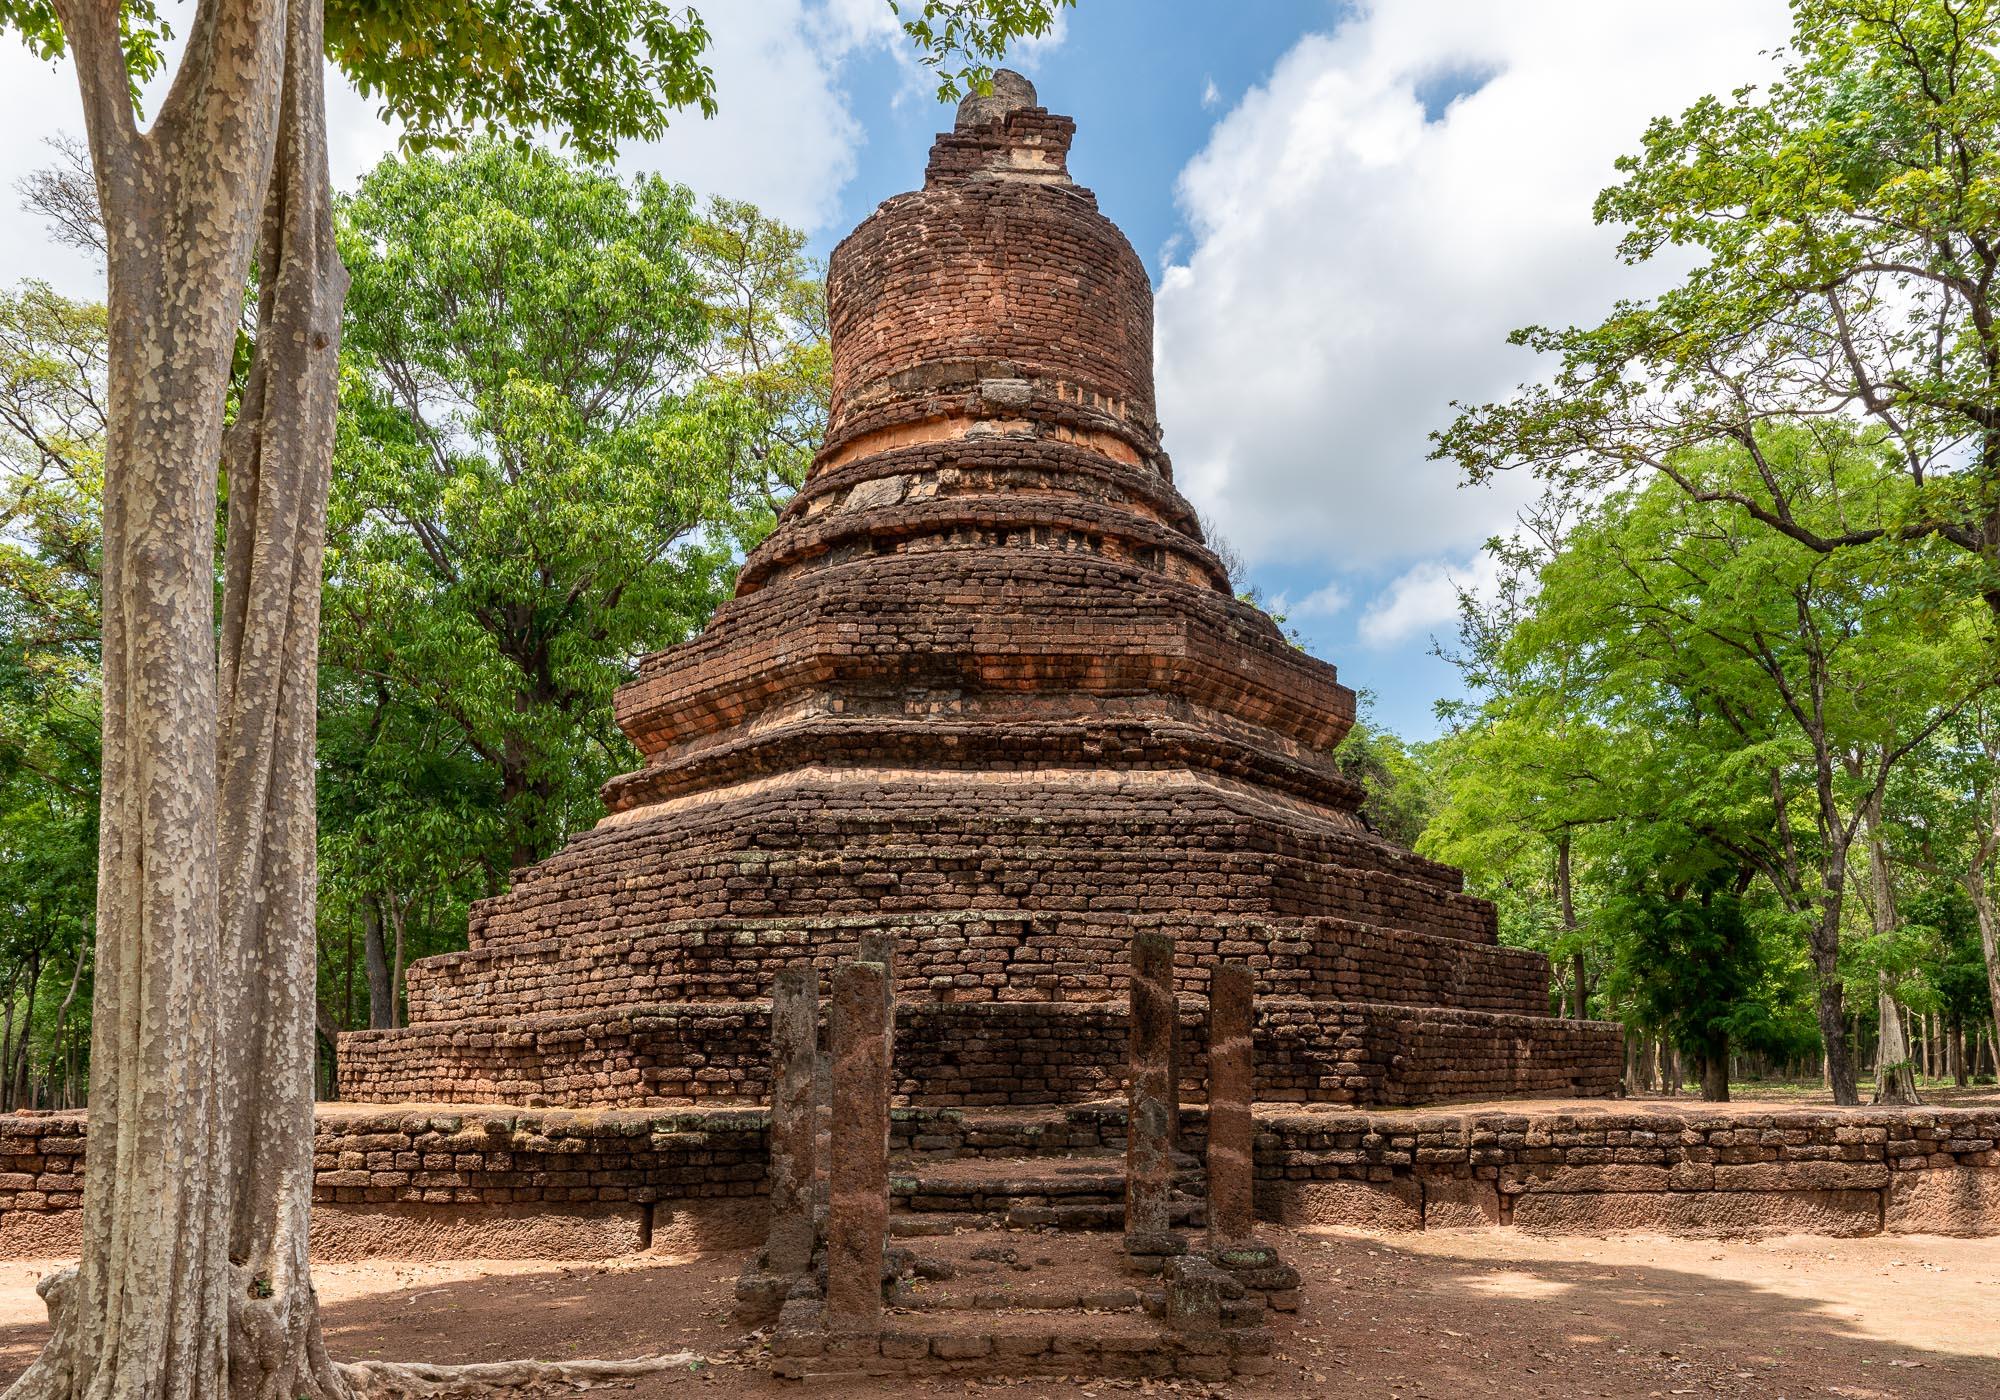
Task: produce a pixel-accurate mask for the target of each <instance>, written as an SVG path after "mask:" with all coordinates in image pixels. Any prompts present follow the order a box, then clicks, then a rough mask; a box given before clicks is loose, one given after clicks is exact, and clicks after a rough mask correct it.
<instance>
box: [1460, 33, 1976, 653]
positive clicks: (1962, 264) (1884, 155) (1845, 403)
mask: <svg viewBox="0 0 2000 1400" xmlns="http://www.w3.org/2000/svg"><path fill="white" fill-rule="evenodd" d="M1793 29H1794V33H1793V42H1792V46H1791V49H1790V54H1791V56H1792V57H1791V61H1790V62H1789V64H1788V65H1787V66H1786V68H1785V69H1784V72H1783V75H1782V76H1781V77H1780V78H1779V79H1778V80H1777V81H1776V82H1774V83H1772V84H1770V85H1769V86H1768V87H1766V88H1763V89H1755V88H1747V87H1746V88H1743V89H1740V90H1739V91H1737V92H1736V93H1734V94H1732V95H1731V96H1730V97H1729V98H1727V99H1723V98H1716V97H1706V98H1703V99H1702V100H1701V101H1699V102H1697V103H1695V104H1694V105H1693V106H1691V107H1690V108H1688V109H1687V111H1685V112H1683V113H1682V114H1681V115H1680V116H1678V117H1675V118H1668V119H1662V120H1659V121H1656V122H1654V123H1653V124H1652V125H1651V126H1650V127H1649V128H1648V129H1647V131H1646V133H1645V138H1644V142H1643V149H1642V151H1641V153H1640V154H1639V155H1637V156H1633V157H1629V158H1627V159H1625V160H1622V161H1621V162H1620V163H1619V169H1620V170H1621V171H1622V172H1623V175H1624V179H1623V181H1622V182H1621V183H1620V184H1618V185H1615V186H1613V187H1611V188H1609V189H1607V190H1605V191H1604V192H1603V194H1602V195H1601V196H1600V197H1599V199H1598V203H1597V215H1598V217H1599V219H1600V220H1603V221H1607V222H1615V223H1619V224H1622V225H1624V226H1625V229H1626V232H1625V235H1624V238H1623V241H1622V242H1621V244H1620V248H1621V251H1622V253H1623V255H1624V256H1625V258H1626V259H1627V260H1628V261H1632V262H1640V261H1644V260H1647V259H1651V258H1654V257H1656V256H1659V255H1660V254H1661V253H1663V252H1665V251H1667V250H1669V249H1677V250H1689V251H1692V252H1693V253H1694V254H1695V255H1696V256H1697V257H1698V259H1699V262H1698V264H1697V266H1696V267H1695V269H1694V270H1693V271H1692V272H1690V273H1689V274H1688V275H1687V276H1686V277H1685V278H1683V279H1682V280H1681V281H1680V282H1679V283H1678V284H1677V285H1676V286H1674V287H1672V288H1670V289H1669V290H1668V291H1666V292H1665V293H1662V294H1661V295H1660V296H1659V297H1658V298H1656V299H1654V300H1652V301H1649V302H1624V303H1620V304H1619V305H1617V306H1616V307H1614V308H1613V309H1612V310H1611V312H1610V314H1609V315H1608V316H1607V317H1606V318H1605V319H1604V320H1603V321H1602V322H1600V323H1599V324H1597V325H1595V326H1591V327H1570V328H1567V329H1560V330H1554V329H1548V328H1544V327H1529V328H1527V329H1525V330H1522V331H1519V332H1517V333H1516V335H1515V337H1514V339H1515V342H1516V343H1519V344H1524V345H1527V346H1529V347H1531V348H1533V349H1536V350H1538V351H1541V352H1543V353H1545V354H1549V355H1552V356H1554V357H1555V358H1556V360H1557V363H1558V368H1557V369H1556V371H1555V372H1554V374H1553V375H1552V376H1550V377H1549V378H1548V379H1547V380H1546V381H1544V382H1542V383H1540V384H1538V385H1535V386H1532V387H1525V388H1523V389H1522V390H1521V391H1519V392H1518V393H1517V394H1516V396H1515V397H1514V398H1513V399H1512V400H1510V401H1508V402H1505V403H1500V404H1488V405H1485V406H1483V407H1479V408H1473V409H1466V410H1463V411H1462V412H1461V414H1460V416H1459V418H1458V419H1457V421H1456V422H1454V423H1453V424H1452V425H1451V427H1450V428H1449V429H1447V430H1446V431H1445V432H1444V433H1442V434H1440V435H1439V436H1438V438H1437V444H1438V455H1440V456H1450V457H1453V458H1455V459H1457V460H1458V461H1459V462H1460V463H1461V464H1462V465H1463V466H1464V467H1465V469H1466V470H1467V472H1468V474H1469V475H1470V476H1471V477H1473V478H1474V479H1481V478H1484V477H1485V476H1487V475H1489V474H1490V473H1492V472H1494V471H1498V470H1502V469H1505V468H1509V467H1516V466H1527V467H1530V468H1532V469H1534V470H1536V471H1538V472H1540V473H1542V474H1544V475H1546V476H1547V477H1548V478H1550V479H1551V480H1552V481H1554V482H1556V483H1558V484H1560V485H1562V486H1565V487H1573V488H1581V489H1585V490H1589V489H1594V488H1596V487H1599V486H1601V485H1603V484H1604V483H1605V482H1607V481H1610V480H1614V479H1617V478H1619V477H1621V476H1624V475H1627V474H1630V473H1633V472H1640V471H1646V472H1653V473H1658V474H1659V475H1661V476H1664V477H1666V478H1667V479H1669V480H1671V481H1673V482H1674V483H1676V484H1677V485H1678V486H1679V487H1680V489H1681V490H1682V491H1684V492H1685V493H1687V494H1688V495H1689V496H1690V497H1692V498H1694V499H1696V500H1699V501H1715V502H1724V503H1729V504H1732V505H1734V506H1736V507H1738V508H1739V509H1740V510H1742V511H1743V512H1744V514H1745V515H1746V517H1748V518H1749V519H1751V520H1754V521H1755V522H1757V523H1758V524H1759V525H1761V526H1762V527H1764V528H1766V529H1768V530H1772V531H1774V532H1776V533H1778V534H1782V535H1784V536H1787V537H1788V538H1790V539H1791V540H1793V541H1796V542H1798V543H1801V544H1804V545H1806V546H1807V547H1808V548H1810V549H1813V550H1815V551H1823V550H1827V549H1834V548H1839V547H1842V546H1847V545H1866V544H1869V543H1872V542H1875V541H1879V540H1883V539H1888V540H1906V539H1922V538H1930V537H1937V538H1942V539H1945V540H1948V541H1950V542H1951V543H1952V544H1954V545H1955V546H1957V547H1959V548H1961V549H1964V550H1966V551H1969V552H1971V553H1972V554H1973V555H1974V556H1975V557H1976V558H1977V561H1978V567H1977V568H1976V569H1975V570H1973V571H1970V572H1969V573H1968V575H1966V576H1964V578H1963V582H1964V584H1965V586H1966V587H1968V588H1969V589H1971V590H1972V591H1973V592H1974V593H1975V594H1983V595H1984V596H1985V597H1986V599H1987V601H1988V603H1989V605H1990V606H1991V607H1992V608H1993V609H1995V610H1996V616H2000V329H1996V327H2000V316H1997V315H1996V313H2000V306H1996V304H1995V301H1994V293H1995V286H1996V283H1995V273H1996V271H2000V140H1997V139H1996V138H1997V137H2000V5H1996V4H1994V3H1991V0H1892V2H1891V3H1878V0H1794V4H1793ZM1831 413H1853V414H1855V415H1857V416H1865V417H1866V419H1867V420H1868V421H1869V422H1871V423H1872V425H1873V426H1874V428H1875V429H1876V435H1875V436H1874V437H1873V438H1872V439H1871V443H1872V446H1873V450H1876V451H1879V452H1880V453H1881V454H1882V456H1883V458H1884V460H1885V462H1887V463H1891V464H1893V466H1894V468H1895V470H1896V472H1897V473H1898V474H1899V475H1900V477H1901V480H1902V485H1903V489H1902V491H1901V492H1900V493H1899V494H1898V495H1897V496H1896V499H1895V508H1894V509H1893V510H1892V511H1889V512H1885V513H1883V514H1882V515H1881V516H1880V517H1879V518H1875V519H1871V520H1867V521H1829V520H1826V519H1824V518H1822V519H1819V520H1813V519H1809V518H1808V516H1809V515H1811V514H1812V512H1811V510H1810V509H1809V508H1808V507H1809V504H1810V503H1808V502H1803V501H1801V500H1800V499H1799V498H1798V497H1797V496H1796V495H1795V493H1794V490H1793V487H1792V484H1791V483H1789V482H1788V481H1787V480H1786V479H1785V477H1784V474H1783V472H1782V471H1781V470H1778V469H1775V468H1774V467H1773V465H1772V464H1768V463H1766V462H1764V461H1763V460H1762V457H1761V454H1762V450H1763V448H1762V443H1763V441H1764V435H1763V431H1762V430H1763V427H1764V425H1766V424H1771V423H1786V422H1792V421H1796V419H1797V418H1798V416H1799V415H1802V414H1831ZM1718 444H1727V445H1728V446H1729V447H1730V448H1731V449H1733V456H1735V457H1740V456H1741V455H1742V454H1745V453H1747V454H1748V455H1749V456H1750V457H1751V459H1752V460H1753V462H1754V464H1755V466H1756V467H1757V470H1756V471H1754V472H1744V471H1740V470H1737V469H1736V467H1735V465H1734V460H1733V456H1732V454H1731V453H1724V454H1713V453H1701V452H1696V451H1694V449H1697V448H1701V447H1707V446H1713V445H1718ZM1987 644H1988V645H1991V639H1990V638H1989V639H1988V642H1987Z"/></svg>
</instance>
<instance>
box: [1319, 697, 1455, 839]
mask: <svg viewBox="0 0 2000 1400" xmlns="http://www.w3.org/2000/svg"><path fill="white" fill-rule="evenodd" d="M1373 699H1374V697H1373V696H1371V695H1369V694H1368V693H1367V692H1365V691H1364V692H1363V693H1362V694H1361V697H1360V703H1361V714H1360V715H1359V717H1357V718H1356V719H1355V721H1354V727H1353V728H1352V729H1351V730H1349V731H1348V734H1347V737H1346V738H1345V739H1342V740H1341V741H1340V747H1339V748H1337V749H1335V750H1334V752H1333V759H1334V763H1335V765H1336V766H1338V767H1339V769H1340V771H1341V772H1342V773H1344V774H1345V775H1346V776H1347V777H1349V778H1352V779H1353V780H1354V781H1355V782H1358V783H1360V784H1361V786H1362V788H1363V790H1364V791H1365V792H1366V793H1367V798H1366V799H1365V801H1364V802H1363V804H1362V811H1363V812H1364V813H1365V814H1366V816H1367V818H1368V822H1369V825H1370V826H1372V827H1373V828H1374V829H1375V830H1376V831H1379V832H1381V833H1382V834H1383V835H1384V836H1386V837H1388V838H1389V839H1390V840H1391V841H1394V842H1395V843H1396V844H1397V845H1399V846H1411V847H1414V846H1415V845H1416V844H1417V839H1418V838H1419V837H1420V836H1421V835H1422V834H1423V831H1424V826H1425V824H1426V823H1427V822H1428V821H1429V820H1430V815H1431V805H1432V794H1431V782H1430V774H1429V772H1428V770H1427V769H1426V766H1425V764H1424V758H1423V753H1422V750H1421V748H1420V747H1418V746H1412V745H1410V744H1408V743H1406V742H1404V740H1403V739H1402V738H1401V737H1399V736H1398V735H1397V734H1395V733H1394V732H1393V731H1391V730H1389V729H1386V728H1384V727H1383V726H1382V725H1381V724H1380V723H1378V722H1377V721H1376V719H1375V717H1374V715H1373V714H1372V712H1371V711H1372V707H1373Z"/></svg>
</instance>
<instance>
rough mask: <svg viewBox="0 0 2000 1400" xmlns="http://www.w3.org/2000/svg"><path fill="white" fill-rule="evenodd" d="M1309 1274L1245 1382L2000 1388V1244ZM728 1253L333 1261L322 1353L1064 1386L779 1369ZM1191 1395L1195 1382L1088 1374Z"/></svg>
mask: <svg viewBox="0 0 2000 1400" xmlns="http://www.w3.org/2000/svg"><path fill="white" fill-rule="evenodd" d="M1273 1233H1274V1235H1275V1236H1276V1237H1277V1241H1278V1243H1280V1244H1281V1245H1282V1246H1283V1247H1284V1248H1286V1249H1287V1251H1288V1252H1289V1254H1290V1255H1291V1257H1292V1258H1293V1259H1294V1260H1295V1261H1296V1262H1297V1263H1298V1264H1299V1266H1300V1268H1301V1271H1302V1272H1303V1273H1304V1275H1305V1287H1306V1299H1305V1307H1304V1309H1303V1310H1302V1311H1301V1312H1300V1314H1299V1315H1298V1316H1297V1318H1296V1319H1281V1320H1280V1321H1279V1324H1278V1352H1279V1356H1280V1362H1279V1367H1278V1371H1277V1373H1276V1374H1275V1375H1273V1376H1271V1377H1269V1378H1267V1379H1261V1380H1258V1381H1256V1382H1254V1383H1242V1384H1238V1385H1235V1386H1232V1387H1228V1389H1229V1390H1230V1391H1231V1392H1232V1393H1242V1394H1245V1395H1272V1396H1304V1395H1322V1394H1338V1395H1348V1396H1370V1397H1373V1396H1382V1397H1402V1400H1419V1397H1436V1398H1437V1400H1464V1397H1470V1396H1477V1397H1486V1396H1552V1397H1554V1396H1560V1397H1568V1396H1641V1397H1652V1396H1674V1395H1693V1396H1765V1397H1801V1396H1848V1397H1855V1400H1889V1398H1890V1397H1896V1400H1928V1398H1929V1397H1937V1398H1938V1400H1944V1397H1952V1400H1959V1398H1960V1397H1974V1396H1992V1395H2000V1240H1955V1239H1934V1238H1919V1237H1890V1236H1882V1237H1875V1238H1871V1239H1860V1240H1831V1239H1819V1238H1806V1237H1790V1238H1784V1239H1775V1240H1767V1241H1762V1242H1751V1241H1702V1240H1680V1239H1666V1238H1660V1237H1653V1236H1627V1237H1621V1238H1616V1239H1582V1238H1564V1237H1537V1236H1531V1235H1524V1234H1519V1233H1517V1232H1515V1231H1511V1230H1483V1231H1432V1232H1430V1233H1426V1234H1415V1235H1370V1234H1365V1233H1360V1232H1354V1231H1310V1232H1305V1233H1299V1234H1294V1233H1291V1232H1286V1231H1274V1232H1273ZM740 1263H741V1260H740V1259H738V1258H737V1257H735V1256H722V1255H710V1256H704V1257H700V1258H694V1259H672V1258H653V1257H641V1258H635V1259H633V1260H629V1261H620V1262H616V1263H612V1264H608V1265H591V1266H577V1265H570V1266H560V1265H551V1264H536V1263H532V1262H518V1261H516V1262H505V1263H479V1262H458V1263H450V1264H385V1263H377V1264H330V1265H326V1266H324V1267H323V1268H321V1269H320V1270H318V1271H317V1276H318V1278H319V1281H320V1288H321V1292H322V1295H323V1297H324V1300H325V1304H326V1320H327V1329H328V1339H329V1341H330V1343H331V1345H332V1349H333V1351H334V1353H335V1355H337V1356H345V1357H351V1358H357V1359H358V1358H362V1357H395V1358H403V1359H421V1360H430V1361H476V1360H497V1359H501V1358H506V1357H517V1356H539V1357H544V1358H570V1357H579V1356H632V1355H639V1354H645V1353H654V1352H669V1351H678V1350H681V1349H687V1350H691V1351H695V1352H698V1353H700V1354H701V1355H703V1356H704V1357H706V1358H708V1360H707V1362H706V1364H704V1365H702V1366H701V1367H699V1368H697V1370H696V1371H695V1372H694V1375H693V1376H692V1377H690V1376H688V1375H684V1374H683V1375H675V1376H668V1377H661V1378H659V1379H657V1380H646V1381H634V1382H628V1383H625V1385H624V1387H623V1388H621V1389H611V1390H607V1391H605V1392H604V1393H606V1394H610V1395H617V1394H624V1395H630V1396H634V1397H663V1396H670V1395H671V1396H684V1395H688V1394H690V1393H696V1394H716V1395H745V1396H766V1395H770V1396H776V1395H798V1394H802V1393H804V1392H805V1390H807V1389H809V1390H810V1391H811V1393H812V1394H814V1395H848V1394H853V1395H863V1394H888V1393H892V1392H893V1393H895V1394H898V1395H941V1394H947V1393H949V1394H964V1393H965V1392H966V1391H967V1390H969V1389H970V1390H977V1389H986V1388H996V1389H997V1388H1005V1389H1009V1390H1012V1391H1015V1392H1018V1393H1021V1394H1027V1395H1067V1394H1073V1393H1075V1392H1076V1391H1077V1389H1078V1388H1079V1386H1078V1383H1075V1382H1065V1381H1047V1380H1038V1381H1022V1382H1016V1383H1013V1384H1011V1385H1005V1386H992V1387H989V1386H984V1385H968V1383H967V1382H965V1381H963V1380H958V1381H950V1382H944V1381H936V1382H898V1383H896V1384H895V1385H894V1386H893V1388H889V1387H880V1386H868V1385H866V1384H851V1385H849V1384H833V1383H825V1382H814V1383H812V1384H811V1385H810V1386H809V1387H800V1386H797V1385H789V1386H788V1385H786V1384H785V1383H781V1382H778V1381H774V1380H771V1379H770V1378H769V1377H767V1376H765V1375H764V1374H762V1372H761V1368H760V1367H759V1365H758V1363H757V1360H756V1358H755V1356H754V1355H746V1354H743V1353H739V1352H738V1351H737V1350H736V1344H737V1341H738V1338H737V1336H736V1334H735V1332H734V1329H733V1328H732V1327H731V1326H730V1324H729V1318H728V1303H729V1298H730V1286H731V1284H732V1282H733V1280H734V1278H735V1274H736V1271H737V1268H738V1267H739V1265H740ZM52 1267H54V1265H53V1264H34V1263H0V1379H5V1380H11V1379H12V1378H13V1377H14V1376H16V1375H18V1374H19V1373H20V1370H21V1369H22V1368H23V1367H24V1366H25V1365H26V1364H27V1362H28V1360H29V1359H30V1358H31V1357H32V1356H33V1355H34V1352H35V1349H36V1348H37V1347H38V1346H39V1345H40V1343H41V1339H42V1336H43V1333H44V1328H43V1325H42V1308H41V1302H40V1300H39V1299H38V1298H37V1297H36V1296H35V1293H34V1284H35V1281H36V1280H37V1279H38V1278H39V1277H40V1276H41V1275H42V1274H43V1273H44V1272H46V1271H47V1270H48V1269H49V1268H52ZM1081 1389H1083V1390H1084V1391H1085V1392H1086V1393H1100V1392H1112V1391H1118V1390H1123V1389H1131V1390H1142V1389H1143V1390H1145V1391H1147V1392H1148V1393H1150V1392H1152V1391H1162V1392H1165V1391H1174V1390H1176V1389H1178V1390H1180V1391H1181V1392H1183V1393H1185V1392H1197V1391H1201V1390H1204V1389H1207V1387H1204V1386H1201V1385H1199V1384H1196V1383H1193V1382H1181V1383H1179V1384H1178V1386H1177V1385H1176V1383H1173V1382H1167V1381H1156V1382H1147V1383H1141V1382H1137V1381H1130V1382H1119V1381H1098V1382H1090V1383H1084V1384H1082V1386H1081Z"/></svg>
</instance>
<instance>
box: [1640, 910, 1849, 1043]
mask: <svg viewBox="0 0 2000 1400" xmlns="http://www.w3.org/2000/svg"><path fill="white" fill-rule="evenodd" d="M1774 916H1775V917H1774ZM1601 919H1602V923H1603V928H1604V932H1605V934H1606V936H1607V938H1608V939H1609V941H1610V942H1611V944H1612V946H1613V947H1614V948H1615V949H1616V959H1615V962H1614V965H1613V969H1612V973H1611V980H1610V991H1611V994H1612V996H1613V997H1614V998H1616V999H1617V1000H1618V1001H1620V1002H1621V1003H1622V1004H1623V1005H1624V1006H1625V1007H1626V1008H1627V1014H1628V1016H1629V1017H1630V1019H1631V1021H1632V1022H1633V1024H1634V1025H1636V1026H1639V1027H1643V1028H1645V1029H1647V1030H1652V1031H1657V1032H1660V1033H1663V1034H1665V1035H1666V1036H1667V1037H1668V1038H1669V1039H1671V1040H1672V1041H1673V1042H1674V1044H1675V1045H1676V1046H1677V1048H1678V1049H1679V1050H1680V1051H1681V1053H1682V1054H1684V1055H1688V1056H1690V1057H1692V1058H1695V1059H1697V1060H1706V1059H1710V1058H1715V1057H1726V1056H1728V1054H1729V1053H1730V1052H1731V1050H1732V1049H1735V1050H1743V1051H1749V1052H1751V1053H1756V1054H1763V1055H1768V1056H1771V1057H1772V1058H1775V1059H1781V1060H1790V1059H1794V1058H1797V1057H1800V1056H1802V1055H1806V1054H1810V1053H1811V1052H1812V1051H1813V1050H1815V1049H1816V1048H1817V1036H1816V1033H1815V1031H1814V1028H1813V1022H1812V1015H1811V1011H1810V1009H1809V1008H1810V997H1809V995H1808V993H1807V987H1808V979H1807V977H1806V969H1805V966H1804V961H1803V959H1801V958H1799V957H1798V956H1797V947H1798V945H1797V942H1796V940H1795V939H1793V938H1790V937H1787V936H1785V930H1784V928H1783V923H1784V921H1783V917H1782V914H1781V912H1780V911H1778V910H1777V909H1776V908H1775V907H1774V906H1772V905H1771V904H1770V903H1769V902H1768V901H1766V902H1763V903H1762V904H1761V905H1760V904H1759V903H1757V902H1752V901H1746V900H1744V899H1743V898H1741V897H1740V896H1737V895H1734V894H1731V893H1728V892H1726V891H1717V890H1714V889H1708V890H1703V891H1701V892H1700V893H1699V894H1698V895H1697V896H1695V897H1692V898H1675V897H1673V896H1671V895H1666V894H1662V893H1660V892H1659V891H1657V890H1645V889H1640V890H1630V891H1626V892H1622V893H1620V894H1618V895H1616V896H1614V897H1613V898H1611V899H1609V900H1607V901H1606V903H1605V907H1604V909H1603V912H1602V915H1601Z"/></svg>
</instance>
